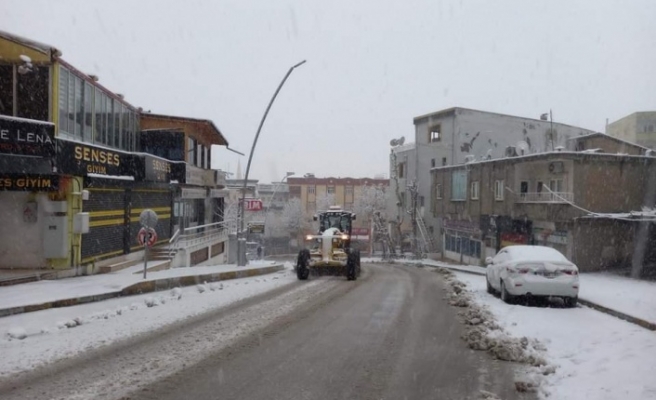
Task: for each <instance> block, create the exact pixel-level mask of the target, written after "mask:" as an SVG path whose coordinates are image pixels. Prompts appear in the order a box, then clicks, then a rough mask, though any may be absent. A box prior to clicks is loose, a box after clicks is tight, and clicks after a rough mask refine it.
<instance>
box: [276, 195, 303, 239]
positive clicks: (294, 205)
mask: <svg viewBox="0 0 656 400" xmlns="http://www.w3.org/2000/svg"><path fill="white" fill-rule="evenodd" d="M305 225H306V224H305V217H304V215H303V205H302V204H301V199H299V198H297V197H294V198H291V199H289V201H288V202H287V203H286V204H285V207H284V208H283V210H282V218H281V219H280V226H281V227H284V228H286V229H287V230H288V231H289V232H290V233H296V232H298V231H300V230H301V229H303V228H304V227H305Z"/></svg>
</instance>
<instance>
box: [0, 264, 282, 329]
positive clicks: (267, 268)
mask: <svg viewBox="0 0 656 400" xmlns="http://www.w3.org/2000/svg"><path fill="white" fill-rule="evenodd" d="M141 268H143V267H141ZM132 269H134V271H132ZM282 269H283V265H282V264H281V263H276V262H271V261H258V262H254V263H252V264H250V265H249V266H247V267H237V266H236V265H217V266H206V267H190V268H174V269H168V270H164V271H157V272H149V273H148V275H147V279H145V280H144V279H143V276H142V275H141V274H134V273H132V272H136V271H137V270H138V268H137V267H135V268H131V269H130V271H125V270H124V271H118V272H113V273H109V274H99V275H92V276H83V277H76V278H68V279H58V280H43V281H39V282H31V283H25V284H21V285H15V286H7V287H2V288H0V317H4V316H8V315H13V314H20V313H24V312H32V311H38V310H43V309H48V308H56V307H67V306H72V305H77V304H83V303H90V302H94V301H101V300H106V299H109V298H113V297H119V296H127V295H134V294H139V293H146V292H153V291H157V290H164V289H168V288H172V287H178V286H188V285H193V284H196V283H203V282H205V281H207V282H211V281H217V280H227V279H236V278H245V277H251V276H257V275H263V274H268V273H272V272H276V271H280V270H282Z"/></svg>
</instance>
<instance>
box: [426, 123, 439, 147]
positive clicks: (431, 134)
mask: <svg viewBox="0 0 656 400" xmlns="http://www.w3.org/2000/svg"><path fill="white" fill-rule="evenodd" d="M440 140H442V125H440V124H437V125H434V126H432V127H431V128H430V129H429V130H428V142H429V143H433V142H439V141H440Z"/></svg>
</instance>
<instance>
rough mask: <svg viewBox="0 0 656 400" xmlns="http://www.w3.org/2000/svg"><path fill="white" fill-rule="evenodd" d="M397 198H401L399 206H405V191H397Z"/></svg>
mask: <svg viewBox="0 0 656 400" xmlns="http://www.w3.org/2000/svg"><path fill="white" fill-rule="evenodd" d="M399 198H400V199H401V204H399V206H400V207H405V205H406V201H405V192H401V193H399Z"/></svg>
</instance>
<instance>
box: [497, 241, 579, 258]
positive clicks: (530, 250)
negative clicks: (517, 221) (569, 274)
mask: <svg viewBox="0 0 656 400" xmlns="http://www.w3.org/2000/svg"><path fill="white" fill-rule="evenodd" d="M504 250H506V251H507V252H508V254H509V255H510V258H511V259H512V260H515V261H517V260H520V261H559V262H569V260H567V258H566V257H565V256H564V255H563V254H562V253H561V252H559V251H558V250H556V249H552V248H551V247H545V246H521V245H520V246H508V247H505V248H504Z"/></svg>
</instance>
